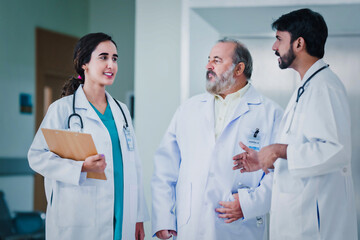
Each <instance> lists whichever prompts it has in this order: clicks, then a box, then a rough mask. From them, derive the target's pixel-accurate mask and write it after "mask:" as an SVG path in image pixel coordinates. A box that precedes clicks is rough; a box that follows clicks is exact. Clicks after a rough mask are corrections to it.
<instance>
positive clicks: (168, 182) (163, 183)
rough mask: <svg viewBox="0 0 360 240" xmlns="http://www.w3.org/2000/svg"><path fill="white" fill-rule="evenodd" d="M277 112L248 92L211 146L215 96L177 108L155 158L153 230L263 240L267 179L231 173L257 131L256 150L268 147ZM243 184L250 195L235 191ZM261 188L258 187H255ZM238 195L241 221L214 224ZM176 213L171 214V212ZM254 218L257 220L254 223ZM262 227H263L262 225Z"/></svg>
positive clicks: (185, 239) (183, 236)
mask: <svg viewBox="0 0 360 240" xmlns="http://www.w3.org/2000/svg"><path fill="white" fill-rule="evenodd" d="M281 117H282V109H281V108H280V107H278V106H277V105H276V104H275V103H273V102H272V101H270V100H268V99H266V98H264V97H262V96H261V95H260V94H259V93H257V92H256V90H255V89H254V88H253V87H252V86H250V88H249V89H248V91H247V92H246V94H245V95H244V96H243V97H242V99H241V102H240V103H239V105H238V106H237V108H236V110H235V113H234V115H233V117H232V118H231V121H230V122H228V123H227V124H226V127H225V128H224V130H223V132H222V134H221V135H220V136H219V137H218V139H217V140H215V130H214V96H212V95H211V94H208V93H206V94H202V95H198V96H195V97H193V98H191V99H189V100H188V101H187V102H185V103H184V104H183V105H182V106H180V107H179V109H178V110H177V112H176V113H175V115H174V117H173V119H172V121H171V123H170V126H169V128H168V130H167V132H166V133H165V136H164V138H163V140H162V143H161V145H160V147H159V148H158V150H157V152H156V154H155V157H154V174H153V179H152V230H153V234H155V233H156V232H157V231H159V230H162V229H172V230H176V231H177V233H178V237H177V239H179V240H189V239H206V240H212V239H222V240H223V239H224V240H225V239H247V240H252V239H254V240H255V239H262V238H263V235H264V225H265V219H264V214H266V213H267V212H268V211H269V209H270V200H271V186H272V174H268V175H266V176H264V178H263V179H262V181H261V178H262V176H263V172H262V171H261V170H260V171H257V172H254V173H240V171H239V170H237V171H234V170H232V167H233V160H232V157H233V156H234V155H236V154H238V153H240V152H243V150H242V149H241V148H240V147H239V144H238V143H239V141H243V142H244V143H245V144H247V141H248V139H249V138H250V137H251V136H253V135H254V132H255V130H256V128H259V130H260V132H259V137H260V146H266V145H268V144H270V143H272V142H273V140H274V134H275V132H276V129H277V126H278V124H279V123H280V120H281ZM240 183H242V184H244V185H246V186H248V187H250V188H251V189H250V190H248V189H238V188H239V184H240ZM259 184H260V186H259ZM236 192H239V198H240V204H241V206H242V210H243V213H244V218H245V219H244V220H238V221H235V222H233V223H231V224H227V223H224V220H222V219H220V218H218V216H217V213H216V212H215V208H217V207H220V205H219V204H218V203H219V201H230V200H231V201H233V196H232V193H236ZM174 208H175V210H174ZM256 217H261V218H262V219H261V220H259V221H258V224H257V220H256ZM261 221H262V223H261Z"/></svg>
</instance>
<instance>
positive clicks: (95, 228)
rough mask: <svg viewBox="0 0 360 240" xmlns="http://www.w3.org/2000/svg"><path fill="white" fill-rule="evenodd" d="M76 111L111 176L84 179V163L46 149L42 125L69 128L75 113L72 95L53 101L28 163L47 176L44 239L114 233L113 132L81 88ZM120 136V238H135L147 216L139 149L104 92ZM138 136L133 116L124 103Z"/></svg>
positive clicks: (75, 126) (75, 125)
mask: <svg viewBox="0 0 360 240" xmlns="http://www.w3.org/2000/svg"><path fill="white" fill-rule="evenodd" d="M75 94H76V101H75V102H76V103H75V110H76V113H78V114H80V116H81V117H82V120H83V123H84V129H83V132H85V133H90V134H91V135H92V137H93V140H94V142H95V146H96V149H97V151H98V153H101V154H104V155H105V160H106V163H107V166H106V169H105V174H106V177H107V180H106V181H104V180H96V179H88V178H86V173H81V167H82V162H81V161H73V160H70V159H63V158H60V157H59V156H57V155H56V154H54V153H52V152H50V151H49V150H48V146H47V144H46V141H45V139H44V136H43V134H42V132H41V130H40V129H41V128H51V129H67V120H68V117H69V116H70V114H72V112H73V110H72V102H73V95H70V96H67V97H63V98H61V99H59V100H57V101H56V102H54V103H53V104H51V105H50V107H49V109H48V112H47V114H46V116H45V118H44V120H43V122H42V123H41V126H40V128H39V130H38V132H37V133H36V136H35V138H34V141H33V143H32V145H31V147H30V150H29V153H28V160H29V164H30V167H31V168H32V169H33V170H34V171H36V172H38V173H40V174H41V175H43V176H44V177H45V192H46V198H47V202H48V204H47V211H46V239H47V240H59V239H64V240H71V239H73V240H79V239H94V240H98V239H105V240H113V239H114V236H113V232H114V224H113V219H114V175H113V159H112V145H111V139H110V135H109V132H108V131H107V129H106V127H105V125H103V123H102V122H101V120H100V119H99V117H98V115H97V114H96V112H95V111H94V109H93V108H92V107H91V105H90V104H89V102H88V100H87V98H86V96H85V94H84V91H83V89H82V87H81V86H80V87H79V88H78V90H77V91H76V93H75ZM106 96H107V99H108V102H109V104H110V108H111V111H112V114H113V116H114V120H115V123H116V127H117V130H118V134H119V139H120V144H121V152H122V159H123V169H124V171H123V172H124V195H123V196H124V205H123V208H124V210H123V228H122V239H134V238H135V224H136V222H144V221H146V220H147V219H148V212H147V207H146V204H145V199H144V193H143V182H142V170H141V162H140V159H139V157H138V152H137V146H136V141H135V151H129V150H128V147H127V144H126V140H125V136H124V132H123V123H124V119H123V115H122V114H121V111H120V108H119V107H118V106H117V105H116V103H115V102H114V99H113V98H112V97H111V96H110V95H109V94H108V93H106ZM120 105H121V107H122V109H123V110H124V112H125V115H126V118H127V121H128V123H129V126H130V129H131V133H132V136H133V138H134V140H135V134H134V129H133V127H132V124H131V117H130V114H129V112H128V110H127V108H126V106H125V105H124V104H122V103H120ZM79 126H80V123H79V119H78V118H76V117H74V118H72V120H71V126H70V128H71V130H75V129H79V128H80V127H79Z"/></svg>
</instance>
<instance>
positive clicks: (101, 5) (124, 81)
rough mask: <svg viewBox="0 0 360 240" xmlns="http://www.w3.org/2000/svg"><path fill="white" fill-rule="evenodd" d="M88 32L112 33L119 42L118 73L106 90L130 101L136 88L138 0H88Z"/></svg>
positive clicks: (124, 100) (125, 100) (119, 98)
mask: <svg viewBox="0 0 360 240" xmlns="http://www.w3.org/2000/svg"><path fill="white" fill-rule="evenodd" d="M89 3H90V7H89V8H90V9H89V32H104V33H106V34H109V35H110V36H111V37H112V38H113V40H114V41H115V42H116V44H117V50H118V55H119V58H118V73H117V75H116V79H115V82H114V84H113V85H112V86H110V87H108V88H107V91H109V92H110V94H111V95H112V96H113V97H115V98H116V99H118V100H120V101H122V102H124V103H126V104H127V99H126V95H127V93H128V92H133V91H134V61H135V60H134V55H135V1H134V0H120V1H114V0H102V1H99V0H89Z"/></svg>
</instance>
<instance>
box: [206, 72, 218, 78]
mask: <svg viewBox="0 0 360 240" xmlns="http://www.w3.org/2000/svg"><path fill="white" fill-rule="evenodd" d="M209 74H211V75H213V76H214V77H216V73H215V72H214V71H213V70H207V71H206V78H207V79H209Z"/></svg>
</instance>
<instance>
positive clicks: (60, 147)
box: [41, 128, 106, 180]
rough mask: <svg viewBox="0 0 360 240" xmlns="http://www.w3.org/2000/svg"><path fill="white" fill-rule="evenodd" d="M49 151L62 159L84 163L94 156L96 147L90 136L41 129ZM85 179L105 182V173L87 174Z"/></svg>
mask: <svg viewBox="0 0 360 240" xmlns="http://www.w3.org/2000/svg"><path fill="white" fill-rule="evenodd" d="M41 131H42V132H43V134H44V137H45V140H46V143H47V145H48V146H49V149H50V151H52V152H53V153H55V154H57V155H59V156H60V157H62V158H69V159H73V160H76V161H84V160H85V158H87V157H89V156H92V155H96V154H97V151H96V147H95V144H94V141H93V139H92V136H91V134H88V133H79V132H72V131H67V130H56V129H48V128H41ZM87 178H95V179H101V180H106V176H105V173H95V172H88V173H87Z"/></svg>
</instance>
